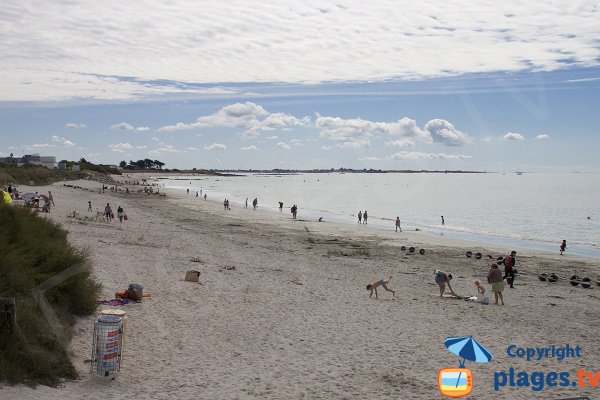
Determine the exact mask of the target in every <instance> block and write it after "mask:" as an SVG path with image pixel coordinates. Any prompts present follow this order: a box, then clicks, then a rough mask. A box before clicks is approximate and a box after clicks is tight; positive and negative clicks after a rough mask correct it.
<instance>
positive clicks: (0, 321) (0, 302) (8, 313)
mask: <svg viewBox="0 0 600 400" xmlns="http://www.w3.org/2000/svg"><path fill="white" fill-rule="evenodd" d="M16 325H17V303H16V301H15V298H14V297H0V330H5V329H6V330H8V331H12V330H13V329H14V328H15V326H16Z"/></svg>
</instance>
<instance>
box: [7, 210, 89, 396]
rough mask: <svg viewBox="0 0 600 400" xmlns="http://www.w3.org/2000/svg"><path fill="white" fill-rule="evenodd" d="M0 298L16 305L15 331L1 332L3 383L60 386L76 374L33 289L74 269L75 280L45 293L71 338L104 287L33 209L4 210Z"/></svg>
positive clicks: (52, 225)
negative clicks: (76, 322) (79, 318)
mask: <svg viewBox="0 0 600 400" xmlns="http://www.w3.org/2000/svg"><path fill="white" fill-rule="evenodd" d="M0 254H1V258H0V297H14V298H16V302H17V327H16V329H15V330H14V331H12V332H9V331H8V330H6V329H5V330H2V331H0V349H2V351H1V352H0V381H6V382H9V383H25V384H29V385H35V384H46V385H56V384H57V383H59V382H60V379H64V378H67V379H68V378H75V377H76V376H77V374H76V371H75V369H74V368H73V366H72V364H71V363H70V361H69V358H68V356H67V355H66V354H65V350H64V349H63V348H62V346H61V345H60V343H59V341H58V339H57V338H56V337H55V336H54V334H53V333H52V330H51V329H50V326H49V325H48V322H47V321H46V319H45V318H44V316H43V314H42V312H41V310H40V308H39V306H38V304H37V302H36V300H35V299H34V298H33V295H32V289H34V288H35V287H37V286H38V285H40V284H42V283H44V282H46V281H47V280H48V279H50V278H52V277H56V276H57V275H58V274H60V273H61V272H63V271H65V270H67V269H69V268H70V267H72V266H74V265H79V266H81V270H79V269H78V271H80V272H79V273H77V274H76V275H73V276H71V277H69V278H68V279H66V280H64V281H62V282H59V283H58V284H56V285H55V286H52V287H51V288H49V289H48V290H46V291H45V293H44V294H45V298H46V300H47V301H48V303H49V304H50V306H51V307H52V309H53V311H54V312H55V313H56V315H57V316H58V318H59V320H60V323H61V324H62V326H63V328H65V329H66V333H67V335H70V328H71V327H72V325H73V323H74V318H73V317H74V316H84V315H90V314H92V313H93V312H94V311H95V309H96V299H97V296H98V293H99V290H100V285H98V284H97V283H95V282H94V281H93V280H92V279H91V278H90V273H89V269H88V268H87V267H86V265H87V262H86V256H85V254H83V253H81V252H79V251H77V250H75V249H73V248H72V247H71V246H70V245H69V243H68V242H67V232H65V231H64V230H63V229H61V228H60V227H59V226H58V225H56V224H55V223H53V222H52V221H50V220H47V219H45V218H41V217H39V216H37V215H36V214H35V213H34V212H32V211H30V210H29V209H24V208H19V207H12V206H6V205H1V206H0Z"/></svg>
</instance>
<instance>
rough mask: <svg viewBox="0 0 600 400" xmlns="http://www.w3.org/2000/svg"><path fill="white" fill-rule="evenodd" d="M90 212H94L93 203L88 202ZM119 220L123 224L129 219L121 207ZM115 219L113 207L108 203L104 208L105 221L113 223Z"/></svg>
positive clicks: (118, 210) (119, 208) (118, 209)
mask: <svg viewBox="0 0 600 400" xmlns="http://www.w3.org/2000/svg"><path fill="white" fill-rule="evenodd" d="M88 211H92V202H91V201H88ZM117 218H118V219H119V222H120V223H123V221H127V219H128V217H127V214H126V213H125V210H124V209H123V207H121V206H118V207H117ZM113 219H115V214H114V213H113V210H112V207H111V206H110V203H106V207H104V220H105V221H106V222H111V221H112V220H113Z"/></svg>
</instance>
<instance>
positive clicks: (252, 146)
mask: <svg viewBox="0 0 600 400" xmlns="http://www.w3.org/2000/svg"><path fill="white" fill-rule="evenodd" d="M240 150H258V147H256V146H255V145H250V146H246V147H242V148H241V149H240Z"/></svg>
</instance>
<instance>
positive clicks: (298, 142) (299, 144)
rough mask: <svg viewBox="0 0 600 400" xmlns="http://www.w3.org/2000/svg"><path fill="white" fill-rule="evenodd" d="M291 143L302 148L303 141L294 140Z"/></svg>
mask: <svg viewBox="0 0 600 400" xmlns="http://www.w3.org/2000/svg"><path fill="white" fill-rule="evenodd" d="M290 143H291V144H293V145H294V146H302V140H300V139H292V140H290Z"/></svg>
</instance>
